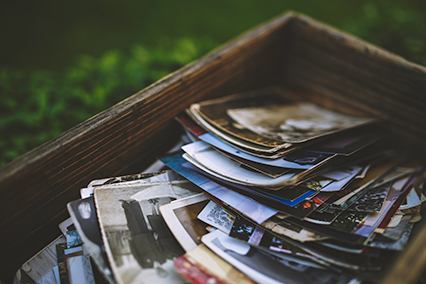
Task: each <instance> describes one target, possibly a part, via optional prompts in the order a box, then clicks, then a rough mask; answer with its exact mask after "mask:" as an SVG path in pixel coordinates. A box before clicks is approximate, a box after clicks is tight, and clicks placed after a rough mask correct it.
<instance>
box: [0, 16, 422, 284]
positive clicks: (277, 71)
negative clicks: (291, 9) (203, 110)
mask: <svg viewBox="0 0 426 284" xmlns="http://www.w3.org/2000/svg"><path fill="white" fill-rule="evenodd" d="M277 84H281V85H283V86H284V87H286V88H291V89H293V90H294V91H295V92H296V93H297V94H298V95H300V96H302V97H304V98H306V99H307V100H311V101H314V102H315V103H318V104H321V105H324V106H326V107H328V108H331V109H338V110H340V111H344V112H350V113H355V114H356V113H358V114H359V113H363V114H374V115H385V116H387V117H388V118H389V123H388V124H389V126H390V127H392V128H393V129H394V131H395V137H401V141H404V143H406V145H405V146H407V145H409V147H408V148H410V149H413V150H414V151H416V153H417V154H418V156H419V157H421V158H423V159H424V157H425V156H426V155H425V153H426V150H425V149H426V147H424V146H425V144H426V130H425V128H424V126H425V125H426V112H425V107H426V100H425V91H426V68H425V67H422V66H419V65H416V64H413V63H410V62H408V61H406V60H404V59H403V58H401V57H398V56H396V55H393V54H391V53H389V52H386V51H384V50H381V49H380V48H377V47H374V46H372V45H370V44H368V43H365V42H363V41H361V40H359V39H356V38H354V37H352V36H349V35H347V34H345V33H342V32H340V31H338V30H335V29H333V28H331V27H328V26H326V25H323V24H321V23H318V22H316V21H314V20H312V19H310V18H308V17H305V16H302V15H298V14H294V13H293V14H292V13H289V14H285V15H283V16H280V17H278V18H276V19H273V20H272V21H270V22H268V23H266V24H264V25H262V26H260V27H258V28H256V29H254V30H252V31H249V32H248V33H245V34H243V35H242V36H240V37H239V38H237V39H235V40H233V41H231V42H229V43H227V44H225V45H223V46H221V47H220V48H218V49H217V50H215V51H213V52H212V53H210V54H208V55H206V56H205V57H203V58H201V59H200V60H197V61H195V62H194V63H192V64H190V65H187V66H185V67H184V68H182V69H180V70H178V71H176V72H174V73H172V74H170V75H169V76H167V77H165V78H163V79H162V80H160V81H158V82H156V83H155V84H153V85H151V86H149V87H148V88H146V89H144V90H142V91H141V92H139V93H137V94H135V95H133V96H131V97H129V98H128V99H126V100H124V101H122V102H120V103H119V104H117V105H115V106H113V107H111V108H110V109H108V110H105V111H104V112H102V113H100V114H99V115H96V116H94V117H93V118H91V119H89V120H87V121H85V122H83V123H81V124H80V125H78V126H76V127H75V128H73V129H71V130H69V131H67V132H65V133H64V134H62V135H61V136H59V137H57V138H55V139H53V140H51V141H49V142H47V143H46V144H44V145H42V146H41V147H39V148H37V149H35V150H34V151H32V152H30V153H28V154H26V155H24V156H22V157H20V158H19V159H17V160H15V161H14V162H12V163H10V164H9V165H6V166H5V167H3V168H2V169H1V170H0V196H1V198H0V214H1V215H0V234H1V242H0V282H1V281H3V282H4V283H10V282H11V279H12V276H13V274H14V273H15V271H16V270H17V269H18V268H19V267H20V266H21V265H22V263H24V262H25V261H26V260H28V258H30V257H31V256H32V255H34V254H35V253H36V252H37V251H38V250H40V249H41V248H42V247H44V246H45V245H46V244H47V243H49V242H50V241H51V240H53V239H54V238H55V237H56V236H57V235H58V234H59V229H58V228H57V225H58V224H59V223H60V222H61V221H63V220H64V219H66V218H67V213H66V204H67V203H68V202H70V201H73V200H75V199H78V198H79V190H80V188H81V187H84V186H85V185H87V183H88V182H89V181H91V180H92V179H96V178H102V177H109V176H115V175H120V174H130V173H136V172H140V171H141V170H143V168H144V167H146V166H147V165H149V164H150V163H151V162H152V161H154V159H155V157H156V156H157V155H161V154H162V153H163V152H164V151H165V150H166V149H168V148H169V147H171V146H172V145H173V144H174V143H175V142H176V141H177V140H178V137H179V135H180V134H181V128H180V126H179V125H178V124H177V123H176V122H174V120H173V117H174V116H175V115H176V114H178V113H179V112H181V111H183V110H184V109H185V108H186V107H187V106H189V105H190V104H191V103H194V102H197V101H200V100H204V99H208V98H212V97H218V96H222V95H228V94H231V93H235V92H240V91H246V90H252V89H257V88H261V87H267V86H272V85H277ZM407 137H409V138H407ZM420 226H421V228H420V229H419V230H418V231H419V232H420V233H418V234H417V236H416V237H415V238H414V239H413V241H412V242H410V245H409V248H408V249H407V250H406V251H404V252H403V253H402V254H401V257H399V258H397V259H396V261H395V262H394V264H393V266H392V267H389V269H388V274H387V276H386V277H385V278H384V279H383V281H384V282H383V283H391V282H392V279H404V280H406V279H409V282H406V281H404V283H414V282H415V280H416V279H417V278H418V277H419V275H420V274H419V273H421V272H422V271H423V270H424V268H425V267H426V251H424V250H423V245H424V239H426V238H425V237H424V236H425V234H426V225H425V224H420ZM409 274H410V278H408V277H407V276H408V275H409ZM412 281H414V282H412Z"/></svg>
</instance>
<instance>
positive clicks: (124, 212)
mask: <svg viewBox="0 0 426 284" xmlns="http://www.w3.org/2000/svg"><path fill="white" fill-rule="evenodd" d="M196 193H199V189H198V188H197V187H196V186H194V185H193V184H192V183H189V182H187V181H171V182H160V183H155V184H135V185H134V186H129V185H127V186H123V187H120V186H117V185H115V186H110V187H108V186H103V187H99V188H97V189H96V190H95V202H96V206H97V211H98V217H99V223H100V226H101V231H102V235H103V238H104V243H105V248H106V252H107V256H108V258H109V260H110V264H111V268H112V270H113V272H114V276H115V278H116V281H117V283H123V284H124V283H125V284H127V283H186V281H185V280H184V279H182V278H181V277H180V276H179V275H178V274H177V273H176V272H175V271H174V268H173V261H174V259H175V258H176V257H178V256H180V255H182V254H184V251H183V249H182V248H181V246H180V245H179V244H178V242H177V241H176V240H175V238H174V237H173V235H172V233H171V232H170V230H169V228H168V226H167V225H166V223H165V222H164V220H163V218H162V216H161V213H160V206H162V205H164V204H168V203H170V202H171V201H173V200H176V199H180V198H183V197H186V196H191V195H194V194H196Z"/></svg>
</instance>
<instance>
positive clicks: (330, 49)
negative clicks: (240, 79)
mask: <svg viewBox="0 0 426 284" xmlns="http://www.w3.org/2000/svg"><path fill="white" fill-rule="evenodd" d="M291 25H292V27H291V29H290V30H291V35H290V38H291V42H290V50H289V52H288V54H287V65H286V71H285V72H284V74H283V80H284V81H285V84H286V85H289V86H294V87H295V88H300V89H303V90H305V91H307V92H310V93H311V99H315V98H316V99H317V100H318V101H319V102H320V101H321V100H323V99H325V100H331V101H333V102H334V103H337V105H345V106H349V107H350V108H356V109H358V110H362V111H364V112H365V113H367V114H373V115H383V116H386V117H387V118H388V120H389V122H390V123H391V125H392V126H393V127H394V128H395V129H396V131H398V132H404V133H405V134H406V135H409V136H410V137H411V138H412V139H416V140H418V141H419V142H421V143H425V142H426V132H425V130H424V125H426V112H425V109H426V93H425V90H426V78H425V73H426V68H425V67H422V66H419V65H416V64H413V63H410V62H408V61H406V60H404V59H403V58H401V57H398V56H396V55H393V54H391V53H389V52H386V51H384V50H381V49H379V48H377V47H375V46H373V45H370V44H368V43H365V42H363V41H361V40H359V39H357V38H355V37H352V36H349V35H347V34H344V33H342V32H339V31H338V30H335V29H332V28H330V27H327V26H325V25H323V24H320V23H318V22H315V21H313V20H311V19H309V18H307V17H304V16H299V17H297V18H295V19H294V20H293V21H292V23H291ZM339 107H340V106H339Z"/></svg>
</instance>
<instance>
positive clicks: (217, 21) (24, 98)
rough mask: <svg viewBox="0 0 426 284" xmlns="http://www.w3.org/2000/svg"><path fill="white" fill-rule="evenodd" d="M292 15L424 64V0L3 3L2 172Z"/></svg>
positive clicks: (0, 71) (0, 73) (0, 76)
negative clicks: (238, 40) (115, 106)
mask: <svg viewBox="0 0 426 284" xmlns="http://www.w3.org/2000/svg"><path fill="white" fill-rule="evenodd" d="M288 10H294V11H296V12H301V13H304V14H306V15H308V16H310V17H312V18H314V19H316V20H319V21H322V22H324V23H327V24H330V25H332V26H335V27H337V28H339V29H342V30H344V31H346V32H349V33H352V34H355V35H356V36H358V37H360V38H363V39H365V40H367V41H369V42H371V43H374V44H376V45H379V46H381V47H384V48H385V49H388V50H390V51H392V52H394V53H397V54H399V55H402V56H403V57H405V58H407V59H409V60H411V61H414V62H416V63H419V64H423V65H425V64H426V28H425V26H426V25H425V20H424V19H426V2H425V1H418V0H404V1H401V0H387V1H363V0H346V1H341V0H340V1H338V0H330V1H316V0H306V1H300V0H299V1H296V0H281V1H278V0H268V1H255V0H244V1H243V0H227V1H224V0H220V1H199V0H198V1H196V0H184V1H170V0H157V1H149V0H142V1H137V0H129V1H114V0H103V1H100V0H92V1H81V0H75V1H52V0H39V1H22V0H15V1H12V0H3V1H1V2H0V35H1V44H0V50H1V52H0V137H1V139H0V166H1V165H4V164H6V163H8V162H10V161H12V160H13V159H15V158H17V157H19V156H20V155H22V154H24V153H25V152H27V151H29V150H31V149H33V148H34V147H37V146H38V145H40V144H42V143H44V142H46V141H48V140H49V139H52V138H53V137H55V136H57V135H59V134H60V133H62V132H64V131H66V130H67V129H69V128H71V127H73V126H75V125H77V124H78V123H80V122H82V121H84V120H85V119H87V118H89V117H90V116H92V115H94V114H96V113H98V112H100V111H102V110H104V109H106V108H108V107H110V106H111V105H113V104H114V103H116V102H118V101H120V100H122V99H123V98H125V97H127V96H129V95H132V94H133V93H135V92H136V91H138V90H140V89H142V88H144V87H145V86H147V85H148V84H150V83H152V82H155V81H156V80H158V79H160V78H161V77H162V76H164V75H166V74H168V73H169V72H171V71H174V70H176V69H177V68H180V67H181V66H183V65H185V64H187V63H188V62H190V61H192V60H195V59H197V58H199V57H200V56H202V55H203V54H205V53H206V52H208V51H210V50H211V49H213V48H215V47H216V46H218V45H219V44H221V43H224V42H226V41H228V40H230V39H231V38H233V37H235V36H237V35H238V34H240V33H242V32H244V31H246V30H247V29H250V28H252V27H254V26H256V25H259V24H261V23H263V22H264V21H267V20H269V19H271V18H272V17H275V16H278V15H279V14H282V13H284V12H285V11H288Z"/></svg>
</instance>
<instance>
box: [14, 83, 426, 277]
mask: <svg viewBox="0 0 426 284" xmlns="http://www.w3.org/2000/svg"><path fill="white" fill-rule="evenodd" d="M176 120H177V121H178V122H179V123H180V124H181V125H182V128H183V130H184V132H185V134H184V136H183V137H182V141H181V143H180V144H179V146H178V147H177V148H176V147H175V148H174V150H172V151H169V152H168V153H167V154H165V155H163V156H161V157H159V159H158V161H156V162H155V163H154V164H153V165H152V166H151V167H149V168H148V170H145V171H144V172H143V173H141V174H136V175H128V176H120V177H106V178H105V177H103V178H100V179H97V180H93V181H91V182H90V183H89V184H88V185H87V187H86V188H82V189H81V190H80V195H81V199H79V200H75V201H73V202H70V203H69V204H68V208H67V209H68V211H69V213H70V216H71V218H70V220H67V221H66V222H63V223H62V224H60V228H61V230H62V231H63V232H64V235H66V234H68V235H69V234H70V233H67V231H73V232H78V235H79V236H80V239H81V242H82V243H83V245H82V247H83V251H84V253H83V255H84V257H83V256H81V257H80V258H81V259H82V261H80V262H78V263H76V264H75V267H76V268H75V271H78V270H77V269H80V270H82V269H83V268H82V267H84V266H83V265H82V264H83V258H84V263H86V264H87V263H88V261H87V256H88V255H90V257H91V264H92V267H94V268H96V269H94V270H93V272H94V273H93V277H88V275H89V273H87V272H85V273H82V274H84V275H83V276H84V277H80V278H78V279H79V280H78V281H80V283H86V282H87V283H95V282H96V283H108V284H115V283H117V284H132V283H197V284H204V283H250V284H251V283H352V284H354V283H364V282H368V283H375V282H378V281H379V280H380V279H381V277H382V276H383V273H385V271H386V269H387V268H388V267H389V264H390V263H391V262H392V261H393V260H394V259H395V258H396V257H398V253H399V252H400V251H403V250H404V249H405V247H406V244H407V242H408V240H409V238H410V236H411V235H412V232H413V230H414V229H415V226H414V225H415V223H416V222H418V221H419V220H420V219H421V207H422V204H423V202H424V201H425V200H426V197H425V196H424V195H423V190H424V183H425V177H426V174H425V172H426V171H425V168H423V166H422V165H421V164H420V163H418V162H417V161H415V160H413V159H411V158H407V157H405V156H404V155H402V154H399V153H398V151H397V150H396V149H394V148H395V147H393V146H392V144H391V143H389V140H390V139H389V133H388V131H387V130H386V128H385V127H384V126H383V125H382V123H381V122H382V120H383V118H380V119H379V118H373V117H364V116H359V115H357V116H355V115H353V114H351V115H349V114H341V113H339V112H337V111H336V110H330V109H326V108H324V107H323V106H317V105H313V104H312V103H308V102H304V101H301V100H298V99H297V97H296V96H295V95H293V94H292V93H291V92H289V91H286V90H281V89H276V88H273V89H265V90H260V91H253V92H248V93H242V94H236V95H231V96H227V97H223V98H219V99H215V100H210V101H205V102H200V103H196V104H194V105H192V106H191V107H190V108H188V109H187V111H186V112H185V113H182V114H181V115H179V116H178V117H176ZM74 230H75V231H74ZM63 239H64V237H62V238H61V239H58V240H56V241H55V242H54V243H52V244H51V245H50V247H48V248H46V251H44V252H40V253H39V254H38V255H40V256H44V255H52V257H51V258H52V260H51V261H50V262H49V263H47V262H45V265H44V266H43V267H42V268H40V267H41V265H40V263H41V262H40V261H39V259H40V257H39V256H37V257H35V258H34V259H32V260H30V261H29V262H27V263H26V264H25V267H24V266H23V267H22V268H21V269H20V270H19V273H17V277H16V281H17V282H16V283H53V284H54V283H57V284H63V283H74V282H75V280H74V281H70V279H69V277H68V278H67V277H66V276H64V275H65V274H61V273H60V270H59V269H58V263H59V262H58V261H57V258H58V257H59V256H53V255H54V253H55V252H54V251H55V250H54V249H52V247H54V246H55V245H56V244H57V243H60V242H63ZM52 251H53V252H52ZM80 254H81V253H80ZM58 259H59V258H58ZM75 259H76V260H77V258H75ZM53 266H55V267H53ZM28 267H30V268H31V269H28ZM59 268H60V267H59ZM25 271H31V273H26V272H25ZM98 272H100V273H98ZM71 274H72V275H74V279H77V278H76V277H78V276H80V274H79V273H74V274H73V273H72V272H71ZM56 276H58V277H56ZM89 276H90V275H89ZM28 279H31V281H32V282H31V281H29V280H28ZM39 279H40V280H39ZM46 279H50V280H49V281H46ZM18 280H19V281H18Z"/></svg>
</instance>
